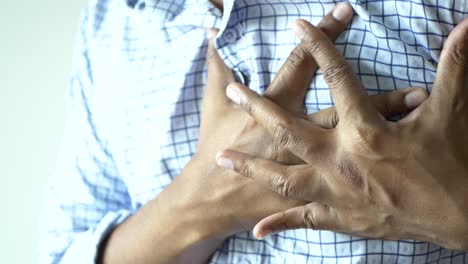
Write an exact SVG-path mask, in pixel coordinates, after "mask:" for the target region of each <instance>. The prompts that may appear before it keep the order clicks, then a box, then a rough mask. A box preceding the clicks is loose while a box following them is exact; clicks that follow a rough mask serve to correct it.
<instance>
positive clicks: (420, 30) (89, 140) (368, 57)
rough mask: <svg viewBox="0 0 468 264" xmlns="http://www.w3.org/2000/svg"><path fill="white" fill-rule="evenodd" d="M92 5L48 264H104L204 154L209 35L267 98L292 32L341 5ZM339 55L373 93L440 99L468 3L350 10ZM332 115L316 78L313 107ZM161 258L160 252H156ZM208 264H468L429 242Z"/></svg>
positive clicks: (269, 249)
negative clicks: (440, 77)
mask: <svg viewBox="0 0 468 264" xmlns="http://www.w3.org/2000/svg"><path fill="white" fill-rule="evenodd" d="M224 2H225V6H224V13H223V14H222V13H220V12H219V11H218V10H217V9H216V8H214V7H213V6H212V5H211V4H210V3H209V2H208V1H201V0H173V1H168V0H140V1H138V0H129V1H127V2H124V1H111V0H92V1H91V3H90V4H89V6H88V7H87V9H86V10H85V11H84V13H83V16H82V22H81V27H80V31H79V34H78V41H77V45H76V49H75V50H76V52H75V57H74V69H73V71H72V74H71V77H70V85H69V87H70V88H69V96H68V98H69V106H70V114H69V118H68V124H67V129H66V133H65V138H64V144H63V149H62V151H61V156H60V160H59V165H58V168H57V171H56V173H55V176H54V177H53V178H52V180H51V183H50V186H49V189H48V192H47V200H46V208H45V209H44V212H43V215H42V218H41V222H40V232H41V242H40V260H39V262H40V263H93V262H95V258H96V252H97V250H98V247H99V243H100V242H101V241H102V239H103V237H105V235H106V234H107V233H108V232H109V231H110V230H112V229H113V228H114V227H115V226H116V225H118V224H120V223H121V222H122V221H124V220H125V219H126V218H127V217H128V216H130V215H132V214H133V213H135V212H136V211H137V210H138V209H139V208H140V207H141V206H143V205H144V204H145V203H147V202H148V201H149V200H151V199H153V198H154V197H156V196H157V195H158V194H159V193H160V192H161V191H162V190H163V189H164V188H165V187H167V186H168V185H169V184H170V183H171V181H172V180H173V179H174V178H175V177H177V175H178V174H179V173H180V172H181V170H182V169H183V168H184V166H185V165H186V164H187V162H188V161H189V160H190V158H191V157H192V155H193V154H194V153H195V151H196V148H197V141H198V135H199V134H198V133H199V125H200V118H199V115H200V103H201V99H202V95H203V89H204V85H205V82H206V67H205V53H206V43H207V41H206V37H205V31H204V28H205V27H218V28H220V32H219V34H218V36H217V39H216V42H217V48H218V51H219V53H220V55H221V56H222V58H223V59H224V61H225V62H226V63H227V64H228V66H229V67H230V68H232V69H233V71H234V72H235V74H236V76H237V78H238V79H239V80H240V81H242V82H244V83H245V84H247V85H249V87H251V88H252V89H254V90H256V91H258V92H260V93H262V92H263V91H264V90H265V88H266V87H267V86H268V84H269V83H270V82H271V80H272V79H273V78H274V76H275V74H276V72H277V70H278V69H279V67H280V65H281V64H282V63H283V62H284V61H285V59H286V57H287V56H288V54H289V52H290V51H291V50H292V49H293V47H294V46H295V45H296V44H297V43H298V39H296V38H295V37H294V34H293V33H292V32H291V30H290V29H291V26H292V23H293V22H294V21H295V20H296V19H298V18H303V19H307V20H309V21H311V22H312V23H314V24H316V23H317V22H318V21H319V20H320V19H321V18H322V17H323V16H324V15H325V14H326V13H327V12H328V11H329V10H331V8H332V7H333V6H334V5H335V4H336V3H337V2H340V1H333V0H308V1H306V0H283V1H278V0H257V1H249V0H225V1H224ZM350 3H351V4H352V5H353V7H354V8H355V10H356V15H355V17H354V20H353V23H352V25H351V26H350V27H349V28H348V29H347V30H346V31H345V32H344V33H343V34H342V35H341V37H340V38H339V39H338V40H337V41H336V46H337V48H338V49H339V50H340V51H341V52H342V53H343V54H344V55H345V56H346V58H347V60H348V62H349V63H350V64H351V66H352V68H353V69H354V71H355V73H356V74H357V76H358V77H359V78H360V79H361V80H362V82H363V83H364V86H365V87H366V88H367V89H368V92H369V93H380V92H385V91H389V90H394V89H398V88H404V87H408V86H422V87H425V88H427V89H428V90H430V89H431V85H432V83H433V81H434V78H435V72H436V66H437V61H438V59H439V56H440V52H441V49H442V45H443V42H444V40H445V39H446V38H447V36H448V33H449V32H450V31H451V30H452V29H453V27H454V26H455V25H456V24H458V23H459V22H460V21H462V20H463V19H464V18H466V17H468V7H467V6H468V2H467V0H405V1H403V0H351V1H350ZM331 105H333V102H332V98H331V96H330V93H329V91H328V88H327V85H326V84H325V82H324V81H323V76H322V74H321V72H320V71H318V73H317V76H316V78H315V80H314V81H313V83H312V85H311V87H310V91H309V92H308V94H307V98H306V106H307V110H308V111H309V112H314V111H318V110H321V109H323V108H326V107H329V106H331ZM155 250H157V248H155ZM210 263H468V256H467V253H464V252H457V251H450V250H447V249H443V248H441V247H439V246H436V245H432V244H429V243H425V242H419V241H411V240H402V241H381V240H373V239H364V238H359V237H352V236H348V235H343V234H337V233H332V232H327V231H312V230H293V231H287V232H282V233H280V234H277V235H273V236H270V237H267V238H266V239H265V240H261V241H260V240H256V239H254V238H253V237H252V235H251V234H250V233H247V232H246V233H242V234H237V235H234V236H232V237H230V238H229V239H228V240H226V241H225V242H224V244H223V245H222V246H221V247H220V248H219V249H218V250H217V251H216V252H215V253H214V255H213V256H212V258H211V260H210Z"/></svg>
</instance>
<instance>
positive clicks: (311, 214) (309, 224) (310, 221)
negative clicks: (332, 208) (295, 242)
mask: <svg viewBox="0 0 468 264" xmlns="http://www.w3.org/2000/svg"><path fill="white" fill-rule="evenodd" d="M314 208H316V206H315V205H314V204H311V205H309V207H305V208H304V209H302V211H301V216H300V217H301V219H302V222H303V223H304V224H305V226H306V228H308V229H312V230H317V229H318V228H319V226H318V223H317V211H316V210H314Z"/></svg>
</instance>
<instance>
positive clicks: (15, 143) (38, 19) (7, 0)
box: [0, 0, 86, 264]
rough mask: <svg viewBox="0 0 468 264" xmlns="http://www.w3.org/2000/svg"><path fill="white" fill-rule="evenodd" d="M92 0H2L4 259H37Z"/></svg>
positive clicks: (0, 232)
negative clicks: (82, 22) (81, 31)
mask: <svg viewBox="0 0 468 264" xmlns="http://www.w3.org/2000/svg"><path fill="white" fill-rule="evenodd" d="M85 2H86V1H85V0H74V1H59V0H55V1H54V0H41V1H37V0H23V1H17V0H0V179H1V181H0V186H1V187H0V188H1V189H0V212H1V217H0V221H1V222H0V252H1V254H0V258H1V259H0V262H1V263H8V264H9V263H12V264H16V263H35V262H36V255H37V253H36V244H37V240H38V235H37V216H38V213H39V211H40V210H41V207H42V206H43V198H44V189H45V188H44V186H45V183H46V182H47V178H48V177H49V176H50V174H51V173H52V171H53V169H54V166H55V162H56V158H57V154H58V153H57V150H58V143H59V142H60V140H61V136H62V132H63V125H64V119H65V89H66V83H67V77H68V73H69V71H70V68H71V58H72V48H73V42H74V37H75V34H76V32H77V27H78V19H79V14H80V12H81V9H82V7H84V5H85V4H86V3H85Z"/></svg>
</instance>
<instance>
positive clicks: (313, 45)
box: [307, 41, 322, 54]
mask: <svg viewBox="0 0 468 264" xmlns="http://www.w3.org/2000/svg"><path fill="white" fill-rule="evenodd" d="M321 48H322V46H321V45H320V42H318V41H312V42H309V43H307V51H308V52H309V53H310V54H316V53H317V52H320V49H321Z"/></svg>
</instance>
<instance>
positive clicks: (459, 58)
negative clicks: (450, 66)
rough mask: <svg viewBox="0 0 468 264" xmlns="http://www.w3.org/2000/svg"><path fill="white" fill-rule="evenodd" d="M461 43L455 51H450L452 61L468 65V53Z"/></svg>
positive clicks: (460, 64)
mask: <svg viewBox="0 0 468 264" xmlns="http://www.w3.org/2000/svg"><path fill="white" fill-rule="evenodd" d="M460 46H461V45H457V46H456V47H455V49H454V51H453V52H451V53H450V56H451V59H452V61H453V62H454V63H455V64H456V65H459V66H467V65H466V64H467V63H468V55H467V53H468V52H467V51H466V50H465V49H464V48H463V47H460Z"/></svg>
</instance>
